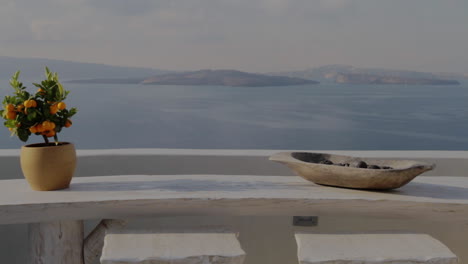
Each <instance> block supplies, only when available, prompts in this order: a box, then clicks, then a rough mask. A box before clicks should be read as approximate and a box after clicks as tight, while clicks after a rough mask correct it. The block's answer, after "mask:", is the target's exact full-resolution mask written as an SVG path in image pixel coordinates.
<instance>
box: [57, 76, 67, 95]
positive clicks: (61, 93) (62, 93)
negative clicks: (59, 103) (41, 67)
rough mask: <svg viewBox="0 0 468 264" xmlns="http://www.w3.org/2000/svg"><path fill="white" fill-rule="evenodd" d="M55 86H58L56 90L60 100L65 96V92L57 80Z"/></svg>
mask: <svg viewBox="0 0 468 264" xmlns="http://www.w3.org/2000/svg"><path fill="white" fill-rule="evenodd" d="M57 78H58V77H57ZM57 85H58V90H59V93H60V99H61V100H62V98H63V97H64V96H65V90H64V89H63V86H62V84H61V83H59V82H58V79H57Z"/></svg>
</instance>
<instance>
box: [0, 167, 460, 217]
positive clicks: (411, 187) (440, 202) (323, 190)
mask: <svg viewBox="0 0 468 264" xmlns="http://www.w3.org/2000/svg"><path fill="white" fill-rule="evenodd" d="M301 213H306V215H310V214H316V215H347V214H349V215H357V216H359V215H364V216H366V215H367V216H385V215H388V216H389V217H392V218H395V217H400V218H424V217H430V218H431V219H432V220H434V221H438V220H440V221H445V222H451V221H452V222H456V221H462V222H466V219H467V216H468V178H466V177H418V178H416V179H415V180H414V181H413V182H411V183H409V184H408V185H406V186H404V187H402V188H400V189H397V190H394V191H388V192H375V191H361V190H352V189H342V188H334V187H325V186H320V185H316V184H313V183H311V182H308V181H306V180H304V179H302V178H300V177H291V176H248V175H247V176H239V175H236V176H232V175H157V176H149V175H126V176H105V177H99V176H97V177H79V178H75V179H73V181H72V184H71V186H70V188H69V189H65V190H59V191H51V192H39V191H32V190H31V189H30V188H29V186H28V185H27V183H26V181H25V180H3V181H2V184H1V185H0V223H1V224H10V223H30V222H42V221H51V220H60V219H64V220H66V219H125V218H132V217H141V216H175V215H301Z"/></svg>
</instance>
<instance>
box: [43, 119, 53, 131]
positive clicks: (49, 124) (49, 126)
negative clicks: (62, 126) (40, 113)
mask: <svg viewBox="0 0 468 264" xmlns="http://www.w3.org/2000/svg"><path fill="white" fill-rule="evenodd" d="M42 127H43V128H44V130H53V129H54V128H55V123H54V122H50V121H44V122H42Z"/></svg>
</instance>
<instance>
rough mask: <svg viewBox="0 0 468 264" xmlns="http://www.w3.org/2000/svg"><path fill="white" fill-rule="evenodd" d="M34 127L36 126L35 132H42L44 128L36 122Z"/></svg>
mask: <svg viewBox="0 0 468 264" xmlns="http://www.w3.org/2000/svg"><path fill="white" fill-rule="evenodd" d="M35 127H36V133H42V132H44V130H45V129H44V127H43V126H42V124H37V125H36V126H35Z"/></svg>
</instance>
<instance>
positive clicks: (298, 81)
mask: <svg viewBox="0 0 468 264" xmlns="http://www.w3.org/2000/svg"><path fill="white" fill-rule="evenodd" d="M68 82H71V83H109V84H118V83H121V84H130V83H134V84H138V83H140V84H145V85H219V86H246V87H259V86H290V85H304V84H318V83H319V82H317V81H313V80H307V79H302V78H297V77H287V76H271V75H265V74H256V73H248V72H241V71H235V70H200V71H192V72H182V73H167V74H161V75H156V76H152V77H149V78H145V79H141V78H128V79H90V80H73V81H68Z"/></svg>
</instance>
